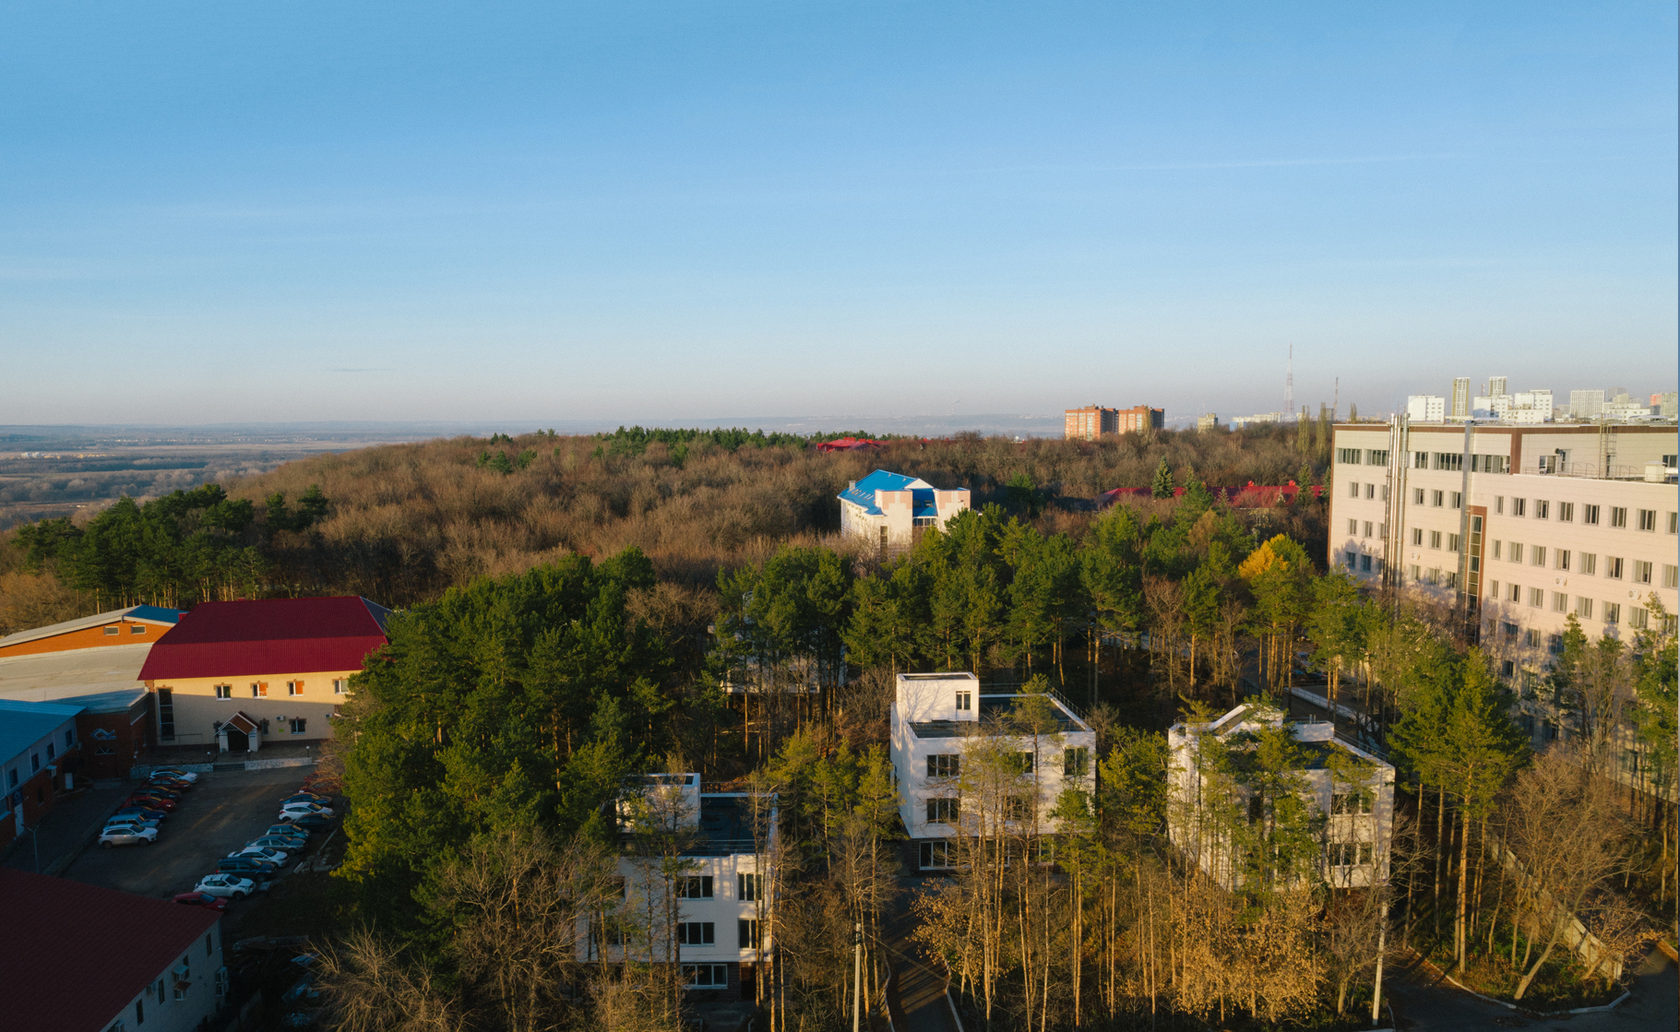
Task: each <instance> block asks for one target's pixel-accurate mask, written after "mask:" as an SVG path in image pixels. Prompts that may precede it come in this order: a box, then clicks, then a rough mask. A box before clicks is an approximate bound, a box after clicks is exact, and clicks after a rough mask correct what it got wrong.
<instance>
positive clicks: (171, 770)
mask: <svg viewBox="0 0 1680 1032" xmlns="http://www.w3.org/2000/svg"><path fill="white" fill-rule="evenodd" d="M152 773H153V774H167V775H169V776H170V777H173V778H180V779H181V780H182V781H189V782H194V783H196V782H197V781H198V774H197V773H195V772H193V771H190V770H188V769H186V768H185V767H153V768H152Z"/></svg>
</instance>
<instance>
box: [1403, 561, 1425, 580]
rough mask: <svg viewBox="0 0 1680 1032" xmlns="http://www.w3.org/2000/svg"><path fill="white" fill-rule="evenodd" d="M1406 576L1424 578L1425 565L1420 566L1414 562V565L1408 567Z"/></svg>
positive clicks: (1417, 578) (1416, 578)
mask: <svg viewBox="0 0 1680 1032" xmlns="http://www.w3.org/2000/svg"><path fill="white" fill-rule="evenodd" d="M1406 576H1408V577H1410V578H1411V579H1412V580H1414V581H1418V580H1422V579H1423V567H1421V566H1419V565H1418V564H1417V563H1413V564H1412V565H1410V566H1408V567H1406Z"/></svg>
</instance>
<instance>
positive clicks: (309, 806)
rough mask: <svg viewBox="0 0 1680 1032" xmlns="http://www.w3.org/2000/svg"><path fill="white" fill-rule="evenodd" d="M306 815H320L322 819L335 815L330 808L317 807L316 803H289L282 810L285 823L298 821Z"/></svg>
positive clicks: (282, 818)
mask: <svg viewBox="0 0 1680 1032" xmlns="http://www.w3.org/2000/svg"><path fill="white" fill-rule="evenodd" d="M306 813H313V814H318V815H320V816H322V817H331V816H332V815H333V812H332V807H330V806H317V805H315V804H314V803H287V804H286V805H285V806H282V807H281V808H280V819H281V820H283V821H291V820H296V819H297V818H299V817H302V816H303V815H304V814H306Z"/></svg>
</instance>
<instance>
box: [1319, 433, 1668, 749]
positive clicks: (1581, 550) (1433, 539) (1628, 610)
mask: <svg viewBox="0 0 1680 1032" xmlns="http://www.w3.org/2000/svg"><path fill="white" fill-rule="evenodd" d="M1677 455H1680V433H1677V431H1676V428H1675V426H1674V425H1673V424H1668V425H1653V424H1641V425H1627V424H1610V423H1599V424H1577V425H1570V424H1551V425H1548V426H1545V427H1543V428H1530V427H1521V426H1511V425H1506V424H1498V425H1476V424H1471V425H1467V426H1454V425H1441V424H1432V425H1418V424H1411V423H1408V422H1407V421H1403V420H1395V421H1393V422H1391V423H1389V424H1386V425H1385V424H1378V423H1354V424H1339V425H1338V426H1337V427H1336V428H1335V438H1334V458H1335V463H1334V465H1333V467H1332V471H1331V476H1332V480H1333V484H1334V486H1333V488H1332V489H1331V502H1330V549H1329V552H1330V554H1329V560H1330V565H1331V566H1335V567H1341V568H1342V569H1345V570H1347V571H1348V572H1350V573H1352V574H1353V575H1355V576H1356V577H1359V578H1361V579H1365V580H1369V581H1372V582H1379V581H1380V582H1381V583H1384V584H1386V585H1388V586H1391V587H1396V588H1401V589H1404V590H1408V591H1413V592H1417V593H1420V594H1422V595H1424V596H1426V597H1432V598H1434V599H1436V600H1438V601H1440V602H1442V603H1443V604H1450V605H1453V606H1456V607H1458V609H1459V611H1460V613H1461V614H1462V616H1463V618H1464V620H1465V622H1466V624H1467V625H1468V626H1472V627H1475V628H1476V629H1477V630H1478V631H1479V635H1480V640H1481V642H1482V644H1483V646H1484V647H1485V648H1486V649H1487V651H1489V652H1490V653H1491V654H1494V655H1495V656H1496V657H1498V658H1499V661H1500V663H1501V672H1502V673H1503V674H1504V675H1505V676H1506V677H1507V678H1509V679H1511V680H1512V681H1513V682H1515V683H1517V684H1518V685H1519V687H1521V686H1522V683H1523V682H1524V681H1526V680H1528V679H1530V678H1532V677H1533V676H1535V675H1536V674H1538V673H1539V672H1540V671H1542V670H1543V669H1544V668H1545V666H1546V665H1547V663H1548V662H1549V659H1550V656H1551V655H1552V654H1553V653H1554V652H1555V651H1556V650H1557V649H1558V648H1559V647H1560V645H1561V641H1562V634H1563V632H1564V630H1565V627H1566V626H1567V623H1568V620H1569V617H1570V616H1571V615H1573V616H1574V617H1575V618H1576V619H1577V620H1578V621H1579V622H1580V625H1581V628H1582V630H1583V631H1585V632H1586V634H1587V636H1588V637H1589V638H1594V639H1596V638H1598V637H1599V636H1601V635H1603V634H1609V635H1611V636H1612V637H1622V638H1626V637H1629V636H1631V635H1632V634H1633V633H1637V632H1638V631H1640V630H1643V629H1644V628H1646V627H1648V626H1650V625H1651V624H1650V622H1651V619H1652V616H1651V610H1650V609H1649V608H1648V605H1649V600H1650V599H1651V597H1652V596H1653V595H1654V596H1655V597H1656V599H1657V601H1658V602H1659V604H1660V605H1661V606H1662V607H1663V609H1664V611H1665V612H1666V614H1667V617H1666V618H1667V619H1668V620H1670V621H1672V620H1673V618H1674V614H1675V612H1676V609H1677V608H1680V606H1677V601H1680V597H1677V596H1680V591H1677V588H1676V584H1677V571H1676V564H1677V563H1680V559H1677V558H1676V546H1677V540H1680V539H1677V538H1676V510H1677V509H1680V505H1677V504H1676V490H1675V486H1674V485H1675V482H1676V461H1677V460H1676V456H1677ZM1529 723H1531V724H1533V723H1534V722H1533V721H1529ZM1534 731H1535V733H1536V735H1537V743H1538V742H1543V741H1544V740H1545V739H1547V738H1549V737H1552V736H1554V735H1555V733H1556V732H1555V729H1550V728H1547V727H1545V726H1544V725H1543V724H1541V725H1536V726H1535V727H1534Z"/></svg>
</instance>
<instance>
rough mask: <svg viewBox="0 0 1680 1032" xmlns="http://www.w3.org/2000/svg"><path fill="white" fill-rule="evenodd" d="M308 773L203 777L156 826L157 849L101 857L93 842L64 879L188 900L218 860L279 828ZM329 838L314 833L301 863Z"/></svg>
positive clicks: (126, 849)
mask: <svg viewBox="0 0 1680 1032" xmlns="http://www.w3.org/2000/svg"><path fill="white" fill-rule="evenodd" d="M308 772H309V768H307V767H283V768H279V769H276V770H260V771H215V772H212V773H208V774H204V775H201V776H200V778H199V781H198V783H197V784H196V785H194V786H193V787H192V788H191V789H190V790H189V791H187V792H186V794H185V795H183V796H182V797H181V800H180V805H179V808H178V809H177V810H175V812H174V813H171V814H170V815H169V816H167V817H165V818H164V819H163V821H162V823H161V824H159V825H158V838H157V841H156V842H154V843H152V844H151V845H144V846H121V847H117V848H113V849H101V848H99V847H98V846H96V845H94V844H93V843H92V839H91V837H90V839H89V842H88V847H87V848H86V849H85V850H84V851H83V852H82V853H81V855H80V856H79V857H77V858H76V860H75V861H74V862H73V863H71V865H70V866H69V867H68V868H67V869H66V870H65V871H64V876H65V877H66V878H70V879H73V880H75V881H80V882H86V883H88V884H90V885H102V886H105V887H106V888H112V889H121V890H123V891H125V892H133V893H137V894H139V895H142V896H153V897H163V898H167V897H170V896H173V895H175V894H176V893H178V892H186V891H188V890H190V889H191V888H192V887H193V885H194V884H195V883H197V881H198V880H199V879H200V878H202V877H204V876H205V875H207V874H213V873H215V870H216V861H217V859H219V858H221V857H224V856H226V855H227V854H229V853H231V852H233V851H234V850H236V849H239V848H240V847H242V846H244V845H245V844H246V843H247V842H249V841H251V840H252V839H254V838H256V837H258V836H259V835H261V834H262V833H263V831H265V830H266V829H267V828H268V826H269V825H271V824H274V823H276V822H277V818H276V814H277V813H278V812H279V810H280V800H282V799H284V798H285V797H286V796H289V795H291V794H292V793H294V792H296V791H297V790H298V786H299V785H300V784H301V783H302V782H303V778H304V776H305V775H306V774H307V773H308ZM115 805H116V804H115V802H113V803H112V806H113V807H114V806H115ZM336 809H337V808H336V807H335V810H336ZM107 812H108V811H107ZM334 827H335V828H336V823H335V825H334ZM333 830H334V828H325V829H318V830H316V831H314V832H312V833H311V834H310V837H309V839H310V844H309V849H308V850H307V851H306V853H305V855H310V854H312V852H313V851H314V850H315V849H317V848H319V846H320V843H321V841H322V840H323V839H325V838H326V837H327V835H329V834H331V833H332V832H333ZM297 859H298V858H297V857H288V859H287V863H286V865H285V867H284V868H282V873H283V872H284V871H286V870H289V869H290V868H292V867H293V866H295V864H296V861H297ZM234 906H235V907H237V906H239V904H238V903H237V902H236V903H235V904H234Z"/></svg>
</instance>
